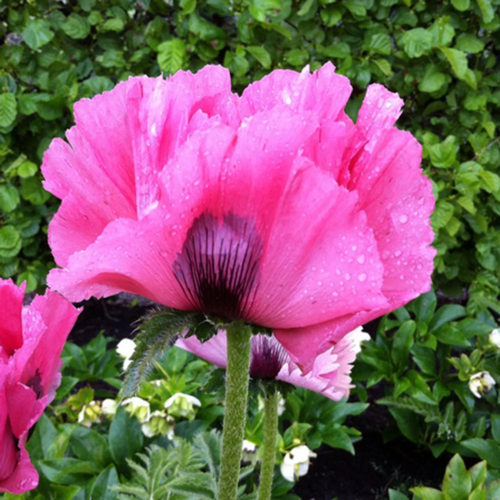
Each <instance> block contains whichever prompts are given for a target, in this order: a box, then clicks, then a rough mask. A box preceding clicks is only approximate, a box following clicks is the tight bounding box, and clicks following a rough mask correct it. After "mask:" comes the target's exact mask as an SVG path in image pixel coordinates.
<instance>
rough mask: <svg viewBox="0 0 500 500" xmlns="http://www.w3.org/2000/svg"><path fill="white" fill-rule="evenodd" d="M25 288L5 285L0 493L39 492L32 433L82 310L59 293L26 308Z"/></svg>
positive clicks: (0, 290)
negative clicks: (29, 441)
mask: <svg viewBox="0 0 500 500" xmlns="http://www.w3.org/2000/svg"><path fill="white" fill-rule="evenodd" d="M24 288H25V287H24V286H21V287H17V286H16V285H14V284H13V283H12V281H10V280H8V281H6V280H0V304H1V306H0V450H1V452H0V492H10V493H14V494H20V493H24V492H26V491H29V490H32V489H33V488H36V486H37V485H38V473H37V472H36V469H35V468H34V467H33V465H32V464H31V461H30V457H29V455H28V452H27V451H26V441H27V439H28V432H29V430H30V429H31V428H32V427H33V426H34V425H35V424H36V422H37V420H38V419H39V418H40V417H41V415H42V413H43V412H44V410H45V408H47V406H48V405H49V404H50V402H51V401H52V400H53V399H54V397H55V393H56V389H57V387H58V386H59V383H60V381H61V375H60V372H59V368H60V365H61V360H60V356H61V352H62V349H63V346H64V343H65V342H66V339H67V337H68V334H69V332H70V331H71V329H72V328H73V325H74V323H75V321H76V318H77V317H78V314H79V313H80V311H79V310H78V309H75V308H74V307H73V306H72V305H71V304H70V303H69V302H68V301H67V300H65V299H63V298H62V297H61V296H60V295H58V294H57V293H54V292H50V291H49V292H47V293H46V294H45V295H44V296H43V297H40V296H37V297H35V299H34V300H33V302H32V303H31V305H29V306H26V307H23V297H24Z"/></svg>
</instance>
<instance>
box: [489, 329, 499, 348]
mask: <svg viewBox="0 0 500 500" xmlns="http://www.w3.org/2000/svg"><path fill="white" fill-rule="evenodd" d="M488 338H489V340H490V344H493V345H494V346H495V347H497V348H498V349H500V328H495V329H494V330H492V331H491V333H490V336H489V337H488Z"/></svg>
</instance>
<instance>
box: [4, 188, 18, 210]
mask: <svg viewBox="0 0 500 500" xmlns="http://www.w3.org/2000/svg"><path fill="white" fill-rule="evenodd" d="M19 201H20V198H19V193H18V191H17V189H16V188H15V187H14V186H12V185H11V184H0V212H3V213H9V212H12V211H13V210H15V209H16V207H17V205H19Z"/></svg>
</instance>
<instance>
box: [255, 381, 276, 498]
mask: <svg viewBox="0 0 500 500" xmlns="http://www.w3.org/2000/svg"><path fill="white" fill-rule="evenodd" d="M279 398H280V393H279V392H278V391H276V390H275V391H274V392H273V393H272V394H269V395H268V396H267V398H266V404H265V408H264V443H263V457H262V463H261V466H260V484H259V497H258V500H271V492H272V489H273V477H274V464H275V462H276V435H277V433H278V401H279Z"/></svg>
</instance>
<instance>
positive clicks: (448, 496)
mask: <svg viewBox="0 0 500 500" xmlns="http://www.w3.org/2000/svg"><path fill="white" fill-rule="evenodd" d="M471 490H472V480H471V476H470V474H469V472H467V469H466V468H465V464H464V461H463V460H462V458H461V457H460V455H455V456H454V457H453V458H452V459H451V461H450V463H449V464H448V467H446V472H445V474H444V479H443V494H444V498H445V500H467V498H468V496H469V494H470V492H471Z"/></svg>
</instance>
